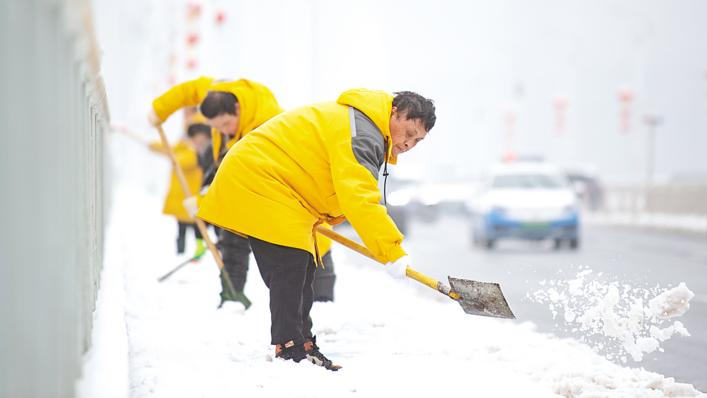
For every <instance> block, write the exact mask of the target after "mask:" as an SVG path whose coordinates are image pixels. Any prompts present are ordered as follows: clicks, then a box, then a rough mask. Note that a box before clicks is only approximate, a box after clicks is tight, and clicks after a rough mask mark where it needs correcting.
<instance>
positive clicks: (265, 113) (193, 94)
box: [152, 76, 282, 161]
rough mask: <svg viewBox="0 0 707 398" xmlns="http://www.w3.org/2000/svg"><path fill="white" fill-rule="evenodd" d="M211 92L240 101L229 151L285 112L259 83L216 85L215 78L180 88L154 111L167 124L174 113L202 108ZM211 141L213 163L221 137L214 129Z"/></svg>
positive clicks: (163, 98) (243, 81)
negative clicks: (190, 107) (258, 128)
mask: <svg viewBox="0 0 707 398" xmlns="http://www.w3.org/2000/svg"><path fill="white" fill-rule="evenodd" d="M209 91H225V92H229V93H231V94H233V95H235V96H236V98H238V103H239V104H240V123H239V125H238V131H237V132H236V135H234V136H233V137H231V138H230V139H229V141H228V142H227V143H226V148H231V146H233V144H235V143H236V142H237V141H238V140H240V139H241V138H243V136H244V135H246V134H248V133H249V132H250V131H252V130H253V129H254V128H256V127H258V126H260V125H261V124H263V123H265V122H266V121H268V120H269V119H270V118H272V117H273V116H275V115H277V114H279V113H281V112H282V108H280V105H279V104H278V103H277V100H276V99H275V96H274V95H273V93H272V92H270V89H268V88H267V87H265V86H264V85H262V84H260V83H256V82H254V81H251V80H246V79H240V80H235V81H217V80H214V78H213V77H207V76H202V77H200V78H198V79H195V80H190V81H188V82H184V83H181V84H177V85H176V86H174V87H172V88H171V89H169V90H168V91H167V92H165V93H164V94H162V95H161V96H159V97H157V98H155V100H154V101H153V102H152V107H153V108H154V110H155V113H156V114H157V116H158V117H159V118H160V119H161V120H163V121H164V120H166V119H167V118H168V117H169V116H170V115H171V114H172V113H174V112H176V111H177V110H179V109H181V108H183V107H185V106H196V105H199V104H201V102H202V101H203V100H204V98H206V95H207V94H208V92H209ZM211 139H212V144H213V148H214V161H218V155H219V148H221V134H220V133H219V132H218V131H217V130H215V129H212V130H211Z"/></svg>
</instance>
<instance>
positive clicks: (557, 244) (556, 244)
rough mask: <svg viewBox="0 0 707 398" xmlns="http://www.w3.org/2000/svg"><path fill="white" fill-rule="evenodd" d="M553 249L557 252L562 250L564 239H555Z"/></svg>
mask: <svg viewBox="0 0 707 398" xmlns="http://www.w3.org/2000/svg"><path fill="white" fill-rule="evenodd" d="M552 248H553V249H555V250H560V248H562V239H559V238H557V239H555V240H554V244H553V245H552Z"/></svg>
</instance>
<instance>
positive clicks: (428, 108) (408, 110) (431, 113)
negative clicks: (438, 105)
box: [393, 91, 437, 131]
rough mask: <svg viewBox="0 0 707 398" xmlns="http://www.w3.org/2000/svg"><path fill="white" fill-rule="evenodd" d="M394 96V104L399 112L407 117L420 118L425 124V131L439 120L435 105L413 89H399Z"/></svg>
mask: <svg viewBox="0 0 707 398" xmlns="http://www.w3.org/2000/svg"><path fill="white" fill-rule="evenodd" d="M394 94H395V98H393V106H394V107H396V108H397V109H398V112H401V114H403V115H405V119H419V120H422V124H423V125H424V126H425V131H430V130H431V129H432V127H434V125H435V122H436V121H437V116H435V105H434V102H433V101H432V100H431V99H427V98H425V97H423V96H421V95H420V94H417V93H413V92H412V91H398V92H397V93H394Z"/></svg>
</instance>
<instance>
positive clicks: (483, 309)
mask: <svg viewBox="0 0 707 398" xmlns="http://www.w3.org/2000/svg"><path fill="white" fill-rule="evenodd" d="M448 278H449V285H450V286H451V287H452V291H453V292H455V293H457V294H459V296H460V297H459V299H458V300H457V301H459V304H461V306H462V309H463V310H464V312H466V313H467V314H472V315H481V316H490V317H495V318H511V319H514V318H515V315H513V311H511V307H509V306H508V302H507V301H506V297H505V296H504V295H503V292H502V291H501V286H499V284H498V283H490V282H478V281H471V280H468V279H458V278H452V277H451V276H450V277H448Z"/></svg>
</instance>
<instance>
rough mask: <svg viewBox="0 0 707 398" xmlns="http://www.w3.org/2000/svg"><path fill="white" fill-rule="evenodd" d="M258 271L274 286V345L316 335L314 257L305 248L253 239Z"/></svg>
mask: <svg viewBox="0 0 707 398" xmlns="http://www.w3.org/2000/svg"><path fill="white" fill-rule="evenodd" d="M249 240H250V247H251V248H252V249H253V255H254V256H255V261H256V262H257V263H258V270H260V275H261V276H262V277H263V281H264V282H265V285H266V286H267V287H268V288H269V289H270V322H271V324H270V336H271V344H273V345H274V344H284V343H287V342H288V341H290V340H293V341H294V342H295V344H302V343H304V341H305V339H307V338H311V337H312V318H311V317H310V316H309V312H310V310H311V309H312V296H313V294H314V289H313V287H312V282H313V281H314V269H315V265H314V258H313V257H312V255H311V254H310V253H309V252H307V251H305V250H301V249H295V248H293V247H287V246H280V245H276V244H274V243H270V242H265V241H262V240H260V239H256V238H253V237H251V238H249Z"/></svg>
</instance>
